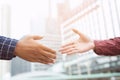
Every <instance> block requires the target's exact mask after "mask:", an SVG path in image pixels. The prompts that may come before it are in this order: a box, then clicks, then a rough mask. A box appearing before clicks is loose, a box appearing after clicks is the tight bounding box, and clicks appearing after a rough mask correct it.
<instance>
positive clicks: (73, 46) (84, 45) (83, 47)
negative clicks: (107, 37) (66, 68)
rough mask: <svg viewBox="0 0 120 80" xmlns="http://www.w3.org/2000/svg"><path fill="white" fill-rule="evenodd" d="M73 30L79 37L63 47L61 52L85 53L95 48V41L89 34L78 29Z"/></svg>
mask: <svg viewBox="0 0 120 80" xmlns="http://www.w3.org/2000/svg"><path fill="white" fill-rule="evenodd" d="M72 30H73V32H75V33H76V34H78V35H79V39H78V40H76V41H73V42H70V43H68V44H65V45H63V46H62V47H61V49H60V52H61V53H63V54H73V53H83V52H86V51H89V50H90V49H93V48H94V47H95V45H94V42H93V41H91V40H90V39H89V38H88V37H87V36H85V35H84V34H82V33H81V32H79V31H78V30H76V29H72Z"/></svg>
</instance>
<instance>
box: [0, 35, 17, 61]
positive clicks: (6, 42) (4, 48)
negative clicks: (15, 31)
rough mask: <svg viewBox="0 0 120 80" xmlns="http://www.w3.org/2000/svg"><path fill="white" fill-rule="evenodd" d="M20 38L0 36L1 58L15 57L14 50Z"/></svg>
mask: <svg viewBox="0 0 120 80" xmlns="http://www.w3.org/2000/svg"><path fill="white" fill-rule="evenodd" d="M17 42H18V40H16V39H11V38H7V37H4V36H0V59H3V60H10V59H12V58H14V57H15V55H14V50H15V47H16V44H17Z"/></svg>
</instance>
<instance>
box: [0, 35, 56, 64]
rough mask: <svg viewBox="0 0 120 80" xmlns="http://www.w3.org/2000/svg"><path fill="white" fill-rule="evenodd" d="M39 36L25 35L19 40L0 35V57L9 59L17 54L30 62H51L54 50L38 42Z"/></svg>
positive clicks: (53, 58)
mask: <svg viewBox="0 0 120 80" xmlns="http://www.w3.org/2000/svg"><path fill="white" fill-rule="evenodd" d="M40 39H42V37H40V36H25V37H24V38H22V39H21V40H19V41H17V40H14V39H10V38H6V37H2V36H1V37H0V49H1V52H0V59H5V60H10V59H12V58H13V57H14V56H18V57H20V58H22V59H24V60H27V61H30V62H40V63H44V64H49V63H53V62H54V60H55V59H56V51H54V50H53V49H50V48H48V47H46V46H44V45H42V44H40V43H39V42H38V40H40Z"/></svg>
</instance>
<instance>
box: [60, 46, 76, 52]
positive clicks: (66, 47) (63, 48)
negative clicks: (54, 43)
mask: <svg viewBox="0 0 120 80" xmlns="http://www.w3.org/2000/svg"><path fill="white" fill-rule="evenodd" d="M70 48H75V45H70V46H65V47H61V48H60V50H59V51H65V50H68V49H70Z"/></svg>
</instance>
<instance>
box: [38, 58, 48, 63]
mask: <svg viewBox="0 0 120 80" xmlns="http://www.w3.org/2000/svg"><path fill="white" fill-rule="evenodd" d="M36 62H39V63H43V64H49V62H45V61H44V60H42V59H38V60H37V61H36Z"/></svg>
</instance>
